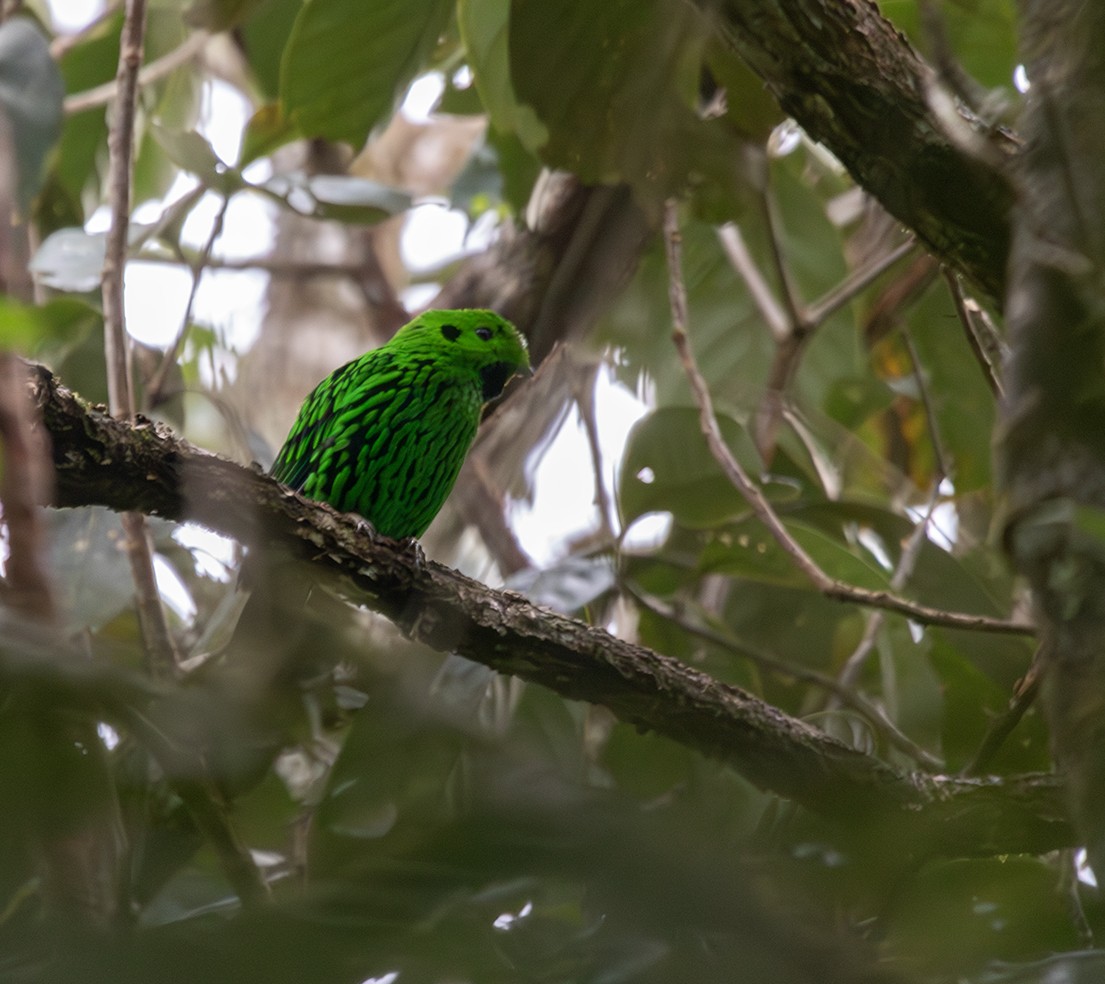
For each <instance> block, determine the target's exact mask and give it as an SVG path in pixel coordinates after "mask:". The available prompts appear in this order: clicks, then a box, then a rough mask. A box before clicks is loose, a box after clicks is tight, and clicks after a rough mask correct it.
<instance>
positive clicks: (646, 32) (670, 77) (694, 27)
mask: <svg viewBox="0 0 1105 984" xmlns="http://www.w3.org/2000/svg"><path fill="white" fill-rule="evenodd" d="M501 30H502V27H501V8H493V9H492V16H488V17H487V18H486V20H481V29H480V30H479V31H478V32H475V33H476V35H477V37H478V38H479V40H480V42H481V43H482V45H483V46H484V47H486V49H487V50H488V53H489V56H488V57H487V62H486V63H485V64H491V65H493V66H496V68H495V69H493V70H492V80H491V81H490V82H489V83H488V84H489V85H491V84H494V82H493V80H494V78H495V77H497V66H498V65H500V64H501V55H499V54H498V52H499V51H501V47H502V42H501V40H500V39H499V34H500V32H501ZM705 33H706V24H705V21H704V20H703V19H702V17H701V16H700V15H699V13H698V12H697V10H696V9H695V8H693V7H691V6H688V5H686V4H682V3H679V2H677V0H614V2H610V3H606V4H603V5H602V6H601V7H596V6H595V5H594V4H592V3H589V2H586V0H557V2H555V3H548V2H545V0H514V2H513V3H512V4H511V7H510V16H509V57H510V80H511V83H512V85H513V89H514V92H515V93H516V94H517V98H518V100H519V101H521V102H522V103H524V104H528V105H529V106H531V107H533V109H534V110H535V111H536V114H537V117H538V118H539V119H540V122H541V123H542V124H543V125H544V127H545V128H547V131H548V139H547V140H544V139H542V137H543V134H542V133H541V131H540V130H539V129H538V128H537V127H535V126H533V125H532V124H531V122H530V120H529V118H528V117H525V118H523V121H524V126H523V127H522V128H521V129H518V130H517V131H516V132H518V136H519V137H520V139H521V140H522V142H523V143H524V144H525V145H526V146H527V147H528V149H530V150H532V151H538V152H539V153H540V156H541V158H542V160H543V161H544V162H545V163H546V164H548V165H550V166H553V167H564V168H569V169H571V170H572V171H573V172H575V173H576V174H577V175H578V176H579V177H580V178H581V179H582V180H583V181H585V182H589V183H607V184H613V183H617V182H618V181H625V182H627V183H628V184H630V185H631V186H632V187H633V189H634V191H635V192H636V196H637V199H638V201H639V202H640V203H641V204H642V205H643V206H644V207H645V208H646V210H648V211H652V212H653V213H654V214H655V212H656V210H657V209H658V208H659V206H660V205H661V203H662V202H663V200H664V199H665V198H667V197H669V196H670V195H672V194H674V193H677V192H679V191H682V190H684V189H685V188H686V187H687V185H688V181H689V179H695V180H697V179H701V180H704V181H709V182H712V183H713V184H714V185H715V186H716V187H718V188H720V189H729V190H731V191H732V192H733V198H734V200H735V199H736V198H737V197H738V194H739V189H740V188H741V187H742V186H743V185H744V184H745V182H744V181H743V179H744V178H745V177H746V176H747V174H746V169H745V161H744V156H743V154H742V148H741V141H740V139H739V138H738V137H737V136H736V135H735V134H734V133H733V132H732V131H731V130H729V129H727V128H726V127H725V126H724V125H723V124H722V123H721V122H720V121H717V120H703V119H701V118H700V117H699V116H698V115H697V113H696V112H695V109H694V105H695V101H696V99H697V96H698V83H699V74H700V69H701V61H702V46H703V43H704V38H705ZM474 67H476V66H474ZM478 75H479V72H477V77H478ZM550 79H556V85H550V84H549V80H550ZM481 94H483V95H484V100H485V103H486V102H487V99H488V96H487V95H486V94H485V93H484V90H482V89H481ZM515 115H516V114H515ZM492 116H493V118H494V119H495V122H496V125H497V126H499V127H501V128H504V129H514V127H513V126H512V125H511V124H512V123H513V122H514V121H513V120H510V119H509V118H504V117H505V116H506V114H500V116H499V117H495V113H494V111H492Z"/></svg>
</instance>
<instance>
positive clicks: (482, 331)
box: [476, 326, 494, 342]
mask: <svg viewBox="0 0 1105 984" xmlns="http://www.w3.org/2000/svg"><path fill="white" fill-rule="evenodd" d="M493 334H494V332H492V330H491V329H490V328H487V327H484V326H481V327H479V328H477V329H476V337H477V338H479V339H482V340H483V341H485V342H486V341H487V340H488V339H489V338H491V336H492V335H493Z"/></svg>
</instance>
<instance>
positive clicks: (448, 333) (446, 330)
mask: <svg viewBox="0 0 1105 984" xmlns="http://www.w3.org/2000/svg"><path fill="white" fill-rule="evenodd" d="M441 334H442V335H443V336H444V337H445V338H447V339H448V340H449V341H450V342H455V341H456V340H457V339H458V338H460V329H459V328H458V327H457V326H456V325H442V326H441Z"/></svg>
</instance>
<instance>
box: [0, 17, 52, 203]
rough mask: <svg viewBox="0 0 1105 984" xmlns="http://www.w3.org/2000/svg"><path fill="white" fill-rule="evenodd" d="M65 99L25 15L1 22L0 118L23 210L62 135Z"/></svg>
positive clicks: (37, 32) (42, 41)
mask: <svg viewBox="0 0 1105 984" xmlns="http://www.w3.org/2000/svg"><path fill="white" fill-rule="evenodd" d="M64 96H65V84H64V83H63V82H62V78H61V75H60V73H59V72H58V69H57V66H56V65H55V64H54V59H53V58H51V57H50V46H49V44H47V42H46V38H45V37H44V36H43V34H42V32H41V31H40V30H39V29H38V28H37V27H36V26H35V25H34V23H33V22H32V21H30V20H28V19H27V18H24V17H11V18H9V19H8V20H6V21H5V22H4V23H3V24H0V114H2V115H3V116H4V118H5V120H6V122H7V126H8V128H9V130H8V133H9V139H10V140H11V143H12V145H13V152H14V155H15V161H16V165H17V169H18V177H17V182H16V188H17V192H18V202H19V207H20V209H21V210H24V211H25V210H26V209H27V207H28V206H29V205H30V203H31V199H32V198H34V196H35V194H36V193H37V192H38V189H39V187H40V186H41V184H42V170H43V166H44V164H45V161H46V157H47V155H48V154H49V153H50V151H51V150H52V149H53V146H54V144H55V143H56V142H57V140H58V137H59V136H60V134H61V123H62V98H63V97H64Z"/></svg>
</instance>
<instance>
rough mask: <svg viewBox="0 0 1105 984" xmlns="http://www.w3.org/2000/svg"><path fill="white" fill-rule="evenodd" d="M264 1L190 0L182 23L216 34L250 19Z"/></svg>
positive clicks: (263, 4) (264, 3)
mask: <svg viewBox="0 0 1105 984" xmlns="http://www.w3.org/2000/svg"><path fill="white" fill-rule="evenodd" d="M265 5H266V0H190V2H189V4H188V7H187V8H186V9H185V11H184V22H185V23H186V24H188V25H189V26H190V27H195V28H201V29H203V30H205V31H210V32H211V33H212V34H218V33H219V32H220V31H227V30H229V29H230V28H232V27H235V26H236V25H238V24H240V23H241V22H242V21H244V20H247V19H249V18H250V17H252V16H253V15H254V14H255V13H256V12H257V11H258V10H259V9H260V8H262V7H263V6H265Z"/></svg>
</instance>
